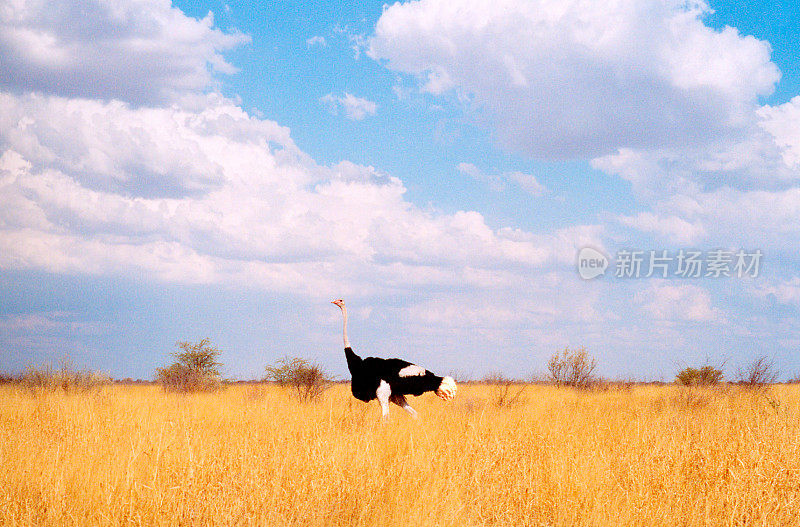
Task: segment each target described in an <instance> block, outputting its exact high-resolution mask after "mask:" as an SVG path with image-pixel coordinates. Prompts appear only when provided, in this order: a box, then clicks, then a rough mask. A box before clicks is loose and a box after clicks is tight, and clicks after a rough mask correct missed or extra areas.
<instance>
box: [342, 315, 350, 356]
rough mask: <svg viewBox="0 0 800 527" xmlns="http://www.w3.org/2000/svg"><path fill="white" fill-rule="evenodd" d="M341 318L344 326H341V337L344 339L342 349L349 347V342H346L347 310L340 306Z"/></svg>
mask: <svg viewBox="0 0 800 527" xmlns="http://www.w3.org/2000/svg"><path fill="white" fill-rule="evenodd" d="M342 316H343V317H344V325H343V326H342V336H343V337H344V347H345V348H349V347H350V341H349V340H347V308H346V307H345V306H342Z"/></svg>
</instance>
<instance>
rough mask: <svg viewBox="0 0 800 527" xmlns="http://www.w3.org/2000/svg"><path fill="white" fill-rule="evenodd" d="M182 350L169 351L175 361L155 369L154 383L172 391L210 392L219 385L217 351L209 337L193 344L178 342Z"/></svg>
mask: <svg viewBox="0 0 800 527" xmlns="http://www.w3.org/2000/svg"><path fill="white" fill-rule="evenodd" d="M177 346H178V347H179V348H180V349H181V350H183V351H182V352H181V351H176V352H174V353H172V356H173V357H175V358H176V359H177V360H176V361H175V362H174V363H172V364H171V365H169V366H167V367H166V368H158V369H157V370H156V382H159V383H161V385H162V386H163V387H164V390H166V391H171V392H194V391H213V390H216V389H218V388H219V387H220V385H221V382H220V374H219V370H218V368H217V367H218V366H221V363H219V362H217V357H219V355H220V353H221V352H220V350H218V349H217V348H214V347H213V346H212V345H211V341H210V340H209V339H203V340H201V341H200V342H198V343H196V344H193V343H191V342H178V343H177Z"/></svg>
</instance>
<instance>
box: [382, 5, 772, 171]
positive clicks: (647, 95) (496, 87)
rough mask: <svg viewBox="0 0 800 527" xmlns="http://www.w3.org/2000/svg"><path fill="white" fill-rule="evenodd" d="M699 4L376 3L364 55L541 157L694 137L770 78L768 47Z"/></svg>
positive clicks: (731, 120) (745, 107) (716, 131)
mask: <svg viewBox="0 0 800 527" xmlns="http://www.w3.org/2000/svg"><path fill="white" fill-rule="evenodd" d="M706 11H707V6H706V5H705V4H704V3H699V2H698V3H695V2H692V3H689V4H686V3H685V2H682V1H677V0H673V1H660V0H647V1H642V0H624V1H621V2H616V3H612V4H608V3H605V4H600V3H597V2H593V1H590V0H574V1H569V2H563V1H561V0H552V1H546V2H527V1H523V0H501V1H499V2H498V1H489V0H476V1H472V2H450V1H446V0H419V1H412V2H406V3H402V4H401V3H396V4H394V5H392V6H390V7H388V8H386V9H385V10H384V12H383V14H382V15H381V18H380V19H379V20H378V23H377V25H376V27H375V33H374V36H373V37H372V39H371V41H370V47H369V54H370V56H372V57H373V58H375V59H381V60H384V61H386V62H385V63H386V64H387V66H388V67H389V68H391V69H394V70H397V71H403V72H407V73H411V74H414V75H418V76H420V77H421V78H422V79H423V83H424V86H423V89H425V90H427V91H429V92H432V93H443V92H444V91H446V90H448V89H450V88H454V89H456V90H457V91H458V93H459V94H460V95H461V96H463V97H465V98H466V99H467V100H470V101H472V103H473V108H474V109H475V110H476V111H478V112H479V116H478V118H479V120H480V121H481V122H485V121H488V122H490V123H491V126H492V128H493V130H494V131H495V132H496V134H497V136H498V138H499V139H500V140H501V141H502V143H503V144H504V145H505V146H506V147H508V148H511V149H514V150H517V151H521V152H525V153H527V154H531V155H534V156H541V157H548V158H552V157H561V156H581V157H584V156H597V155H600V154H608V153H612V152H615V151H616V150H617V149H618V148H622V147H629V148H652V147H655V146H664V145H670V144H674V145H680V144H685V143H687V142H692V143H705V142H707V141H708V140H713V139H714V138H717V137H720V136H722V135H725V134H727V133H729V132H730V130H731V129H735V128H738V127H740V126H741V125H742V123H743V122H747V120H748V119H749V116H750V114H751V113H752V109H753V108H754V105H755V102H756V97H757V96H758V95H763V94H768V93H770V92H771V91H772V89H773V85H774V83H775V82H776V81H777V80H778V77H779V72H778V69H777V67H776V66H775V65H774V64H773V63H772V62H770V47H769V44H767V43H766V42H763V41H759V40H756V39H754V38H753V37H745V36H742V35H740V34H739V33H738V32H737V31H736V30H735V29H734V28H730V27H727V28H725V29H724V30H722V31H715V30H713V29H711V28H709V27H707V26H705V25H704V24H703V21H702V16H703V15H704V13H706Z"/></svg>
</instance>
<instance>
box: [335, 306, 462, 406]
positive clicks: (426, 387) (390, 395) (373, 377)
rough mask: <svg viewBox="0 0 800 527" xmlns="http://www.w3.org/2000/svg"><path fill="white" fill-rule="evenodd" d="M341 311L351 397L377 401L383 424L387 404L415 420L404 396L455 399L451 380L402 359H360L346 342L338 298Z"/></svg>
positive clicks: (345, 314)
mask: <svg viewBox="0 0 800 527" xmlns="http://www.w3.org/2000/svg"><path fill="white" fill-rule="evenodd" d="M331 304H336V305H337V306H339V309H341V310H342V317H343V318H344V326H343V331H342V333H343V335H344V355H345V357H346V358H347V368H348V369H349V370H350V375H351V376H352V378H353V380H352V382H351V384H350V387H351V389H352V391H353V397H355V398H356V399H359V400H361V401H364V402H365V403H366V402H369V401H371V400H373V399H378V402H379V403H381V417H382V419H383V420H384V421H385V420H387V419H388V418H389V403H394V404H396V405H397V406H399V407H401V408H402V409H403V410H405V411H406V412H408V413H409V414H411V417H414V418H416V417H417V412H416V410H414V409H413V408H411V406H410V405H409V404H408V401H406V395H422V394H423V393H425V392H435V393H436V395H437V396H439V397H440V398H442V399H444V400H445V401H449V400H451V399H452V398H453V397H455V396H456V383H455V381H454V380H453V378H452V377H439V376H437V375H434V374H433V373H431V372H429V371H428V370H426V369H425V368H422V367H420V366H417V365H416V364H411V363H410V362H407V361H404V360H401V359H379V358H376V357H367V358H366V359H362V358H361V357H359V356H358V355H356V354H355V353H353V348H351V347H350V342H349V341H348V340H347V307H345V305H344V300H342V299H341V298H340V299H338V300H334V301H333V302H331Z"/></svg>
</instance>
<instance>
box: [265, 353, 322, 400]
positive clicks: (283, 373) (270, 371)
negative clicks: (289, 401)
mask: <svg viewBox="0 0 800 527" xmlns="http://www.w3.org/2000/svg"><path fill="white" fill-rule="evenodd" d="M265 380H267V381H273V382H275V383H277V384H278V385H279V386H282V387H285V388H290V389H291V390H292V391H293V392H294V394H295V396H296V397H297V398H298V399H300V400H301V401H304V402H305V401H314V400H316V399H317V398H319V396H320V395H322V393H323V392H324V391H325V390H327V389H328V388H330V387H331V385H332V384H333V378H332V377H330V376H329V375H328V374H327V373H326V372H325V371H324V370H323V369H322V368H320V367H319V366H317V365H316V364H312V363H309V362H308V361H307V360H305V359H301V358H298V357H294V358H292V357H283V358H282V359H278V360H277V361H276V362H275V365H270V366H267V375H266V377H265Z"/></svg>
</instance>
